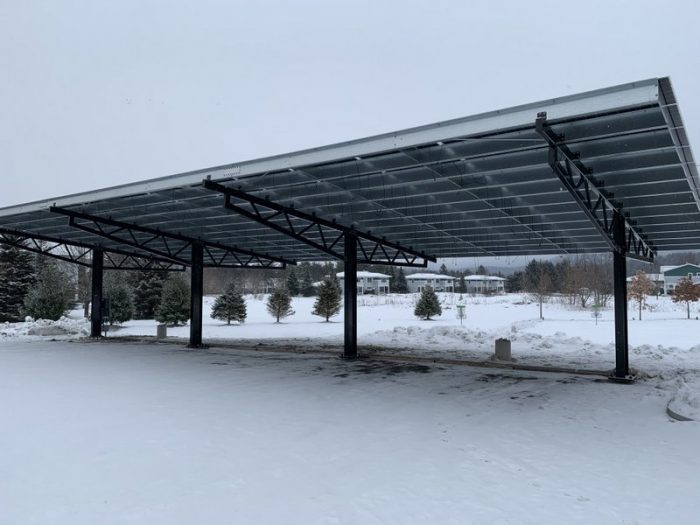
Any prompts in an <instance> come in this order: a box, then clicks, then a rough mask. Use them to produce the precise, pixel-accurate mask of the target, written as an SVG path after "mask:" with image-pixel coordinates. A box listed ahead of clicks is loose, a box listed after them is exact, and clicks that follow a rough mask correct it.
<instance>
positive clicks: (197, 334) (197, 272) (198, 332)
mask: <svg viewBox="0 0 700 525" xmlns="http://www.w3.org/2000/svg"><path fill="white" fill-rule="evenodd" d="M203 295H204V247H203V246H202V245H201V244H199V243H192V274H191V286H190V344H189V346H190V348H199V347H201V346H202V296H203Z"/></svg>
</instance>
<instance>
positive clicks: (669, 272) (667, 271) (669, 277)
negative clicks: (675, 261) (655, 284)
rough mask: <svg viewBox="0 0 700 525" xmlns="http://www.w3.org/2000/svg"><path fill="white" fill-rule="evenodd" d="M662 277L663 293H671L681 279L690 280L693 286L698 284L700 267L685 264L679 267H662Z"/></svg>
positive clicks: (699, 281)
mask: <svg viewBox="0 0 700 525" xmlns="http://www.w3.org/2000/svg"><path fill="white" fill-rule="evenodd" d="M661 273H662V274H663V276H664V288H663V290H664V293H667V294H670V293H673V289H674V288H675V287H676V285H678V281H680V280H681V279H690V280H691V281H692V282H693V283H694V284H700V266H698V265H696V264H690V263H685V264H682V265H680V266H662V267H661Z"/></svg>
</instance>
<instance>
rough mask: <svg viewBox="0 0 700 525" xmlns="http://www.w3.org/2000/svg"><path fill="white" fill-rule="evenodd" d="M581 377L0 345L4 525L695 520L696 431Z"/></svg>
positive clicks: (654, 392)
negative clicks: (55, 524)
mask: <svg viewBox="0 0 700 525" xmlns="http://www.w3.org/2000/svg"><path fill="white" fill-rule="evenodd" d="M666 401H667V397H666V393H665V392H664V391H663V390H659V389H657V388H654V385H653V384H651V383H649V382H645V381H642V382H639V383H637V384H635V385H632V386H621V385H614V384H609V383H607V382H605V381H602V382H597V381H596V380H595V379H593V378H591V377H574V376H569V375H560V374H547V373H529V372H528V373H525V372H515V371H506V372H500V371H491V370H485V369H476V368H470V367H461V366H436V365H433V366H425V365H416V364H406V365H400V364H385V363H381V362H377V361H371V360H370V361H356V362H347V361H342V360H339V359H336V358H333V357H329V356H314V355H299V354H279V353H277V354H273V353H262V352H250V351H241V350H238V351H237V350H222V349H216V348H211V349H208V350H198V351H191V350H186V349H184V348H182V347H179V346H176V345H158V344H150V345H149V344H141V343H133V344H127V343H121V342H114V343H111V344H98V343H66V342H53V343H51V342H35V341H30V342H26V341H23V340H21V339H12V340H10V339H6V340H5V341H4V342H3V343H2V344H0V428H1V430H2V431H1V432H0V450H1V451H2V454H0V472H2V475H1V476H0V522H1V523H3V524H20V523H21V524H49V523H51V524H53V523H70V524H71V525H80V524H94V523H100V524H111V523H131V524H142V523H143V524H149V525H153V524H180V523H182V524H185V523H186V524H190V523H207V524H223V523H236V524H239V523H240V524H258V523H275V524H277V523H279V524H297V523H299V524H326V523H336V524H363V525H364V524H380V523H381V524H394V523H395V524H402V525H403V524H412V523H421V524H423V523H430V524H442V523H460V524H462V523H467V524H468V523H489V524H491V523H493V524H507V523H523V524H538V525H540V524H543V523H556V524H560V523H586V524H588V523H596V524H625V523H627V524H632V523H637V524H656V523H658V524H668V523H673V524H692V523H697V522H698V521H697V520H698V516H699V515H700V502H699V500H698V498H697V489H698V486H699V484H700V456H699V454H698V448H697V444H698V442H700V423H674V422H672V421H671V420H669V418H668V417H666V416H665V414H664V407H665V403H666Z"/></svg>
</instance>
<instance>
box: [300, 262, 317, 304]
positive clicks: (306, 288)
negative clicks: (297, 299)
mask: <svg viewBox="0 0 700 525" xmlns="http://www.w3.org/2000/svg"><path fill="white" fill-rule="evenodd" d="M315 294H316V290H315V289H314V280H313V279H312V278H311V270H310V269H309V267H308V266H307V267H306V268H304V276H303V277H302V279H301V295H303V296H304V297H312V296H313V295H315Z"/></svg>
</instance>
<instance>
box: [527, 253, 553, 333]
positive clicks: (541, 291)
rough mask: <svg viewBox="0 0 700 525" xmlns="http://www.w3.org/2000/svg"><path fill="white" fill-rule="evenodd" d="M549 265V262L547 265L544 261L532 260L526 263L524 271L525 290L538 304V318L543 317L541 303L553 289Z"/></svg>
mask: <svg viewBox="0 0 700 525" xmlns="http://www.w3.org/2000/svg"><path fill="white" fill-rule="evenodd" d="M533 263H534V264H533ZM550 266H551V263H549V265H547V264H546V263H538V262H537V261H534V260H533V261H532V262H530V264H528V268H527V270H528V271H527V273H526V279H525V290H526V291H527V292H528V293H529V294H530V295H531V296H532V298H533V299H534V300H536V301H537V303H538V304H539V306H540V319H544V316H543V315H542V303H544V302H545V300H546V299H547V297H549V296H550V295H551V294H552V291H553V289H554V286H553V280H552V275H551V268H550Z"/></svg>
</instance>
